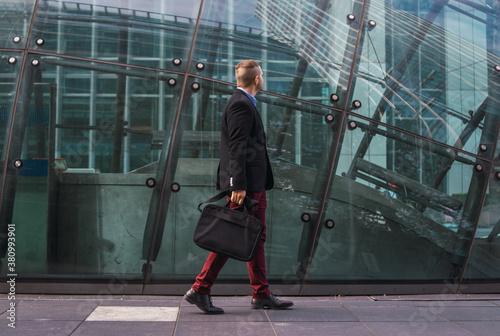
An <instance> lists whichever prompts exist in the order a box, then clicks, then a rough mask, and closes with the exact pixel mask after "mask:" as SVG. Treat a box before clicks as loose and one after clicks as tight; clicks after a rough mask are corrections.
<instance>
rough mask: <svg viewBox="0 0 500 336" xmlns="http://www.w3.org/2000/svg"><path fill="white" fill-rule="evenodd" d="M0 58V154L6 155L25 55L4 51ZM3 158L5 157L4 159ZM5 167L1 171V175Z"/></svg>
mask: <svg viewBox="0 0 500 336" xmlns="http://www.w3.org/2000/svg"><path fill="white" fill-rule="evenodd" d="M0 59H1V60H2V61H1V62H0V155H1V157H2V158H4V155H5V146H6V143H5V140H6V132H7V129H8V127H9V125H8V124H9V118H10V115H11V113H12V106H13V103H14V98H15V97H16V90H17V83H18V76H19V69H20V66H21V63H22V59H23V55H22V54H20V53H12V52H11V53H6V52H2V53H1V57H0ZM2 160H3V159H2ZM2 173H3V169H2V171H1V172H0V176H1V174H2Z"/></svg>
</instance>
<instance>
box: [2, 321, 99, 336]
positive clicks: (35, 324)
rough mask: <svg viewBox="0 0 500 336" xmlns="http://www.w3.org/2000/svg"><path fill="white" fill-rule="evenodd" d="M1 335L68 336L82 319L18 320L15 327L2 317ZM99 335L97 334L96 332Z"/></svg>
mask: <svg viewBox="0 0 500 336" xmlns="http://www.w3.org/2000/svg"><path fill="white" fill-rule="evenodd" d="M0 321H1V323H0V335H8V336H10V335H13V336H15V335H20V336H41V335H43V336H68V335H71V333H72V332H73V331H74V330H75V329H76V328H77V327H78V325H80V323H82V321H51V320H45V321H19V320H18V321H16V324H15V326H16V327H15V328H11V327H9V326H8V324H7V323H8V322H7V320H5V319H3V318H1V319H0ZM95 335H97V334H95Z"/></svg>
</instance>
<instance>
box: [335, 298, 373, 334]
mask: <svg viewBox="0 0 500 336" xmlns="http://www.w3.org/2000/svg"><path fill="white" fill-rule="evenodd" d="M342 307H343V308H344V309H345V310H347V311H348V312H349V313H351V315H352V316H354V317H355V318H356V319H357V320H358V321H359V323H361V324H363V325H364V326H365V328H366V329H368V330H370V332H372V333H373V334H374V335H375V336H378V334H377V333H376V332H375V331H373V330H372V329H371V328H370V327H369V326H367V325H366V323H365V322H363V320H361V319H360V318H359V317H358V316H357V315H356V314H354V313H353V312H352V311H351V310H350V309H349V308H347V307H346V306H345V305H344V304H343V303H342Z"/></svg>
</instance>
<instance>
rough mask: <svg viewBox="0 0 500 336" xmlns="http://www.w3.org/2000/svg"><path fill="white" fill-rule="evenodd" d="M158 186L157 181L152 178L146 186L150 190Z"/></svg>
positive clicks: (147, 181)
mask: <svg viewBox="0 0 500 336" xmlns="http://www.w3.org/2000/svg"><path fill="white" fill-rule="evenodd" d="M155 185H156V180H155V179H154V178H152V177H150V178H148V179H147V180H146V186H147V187H149V188H153V187H154V186H155Z"/></svg>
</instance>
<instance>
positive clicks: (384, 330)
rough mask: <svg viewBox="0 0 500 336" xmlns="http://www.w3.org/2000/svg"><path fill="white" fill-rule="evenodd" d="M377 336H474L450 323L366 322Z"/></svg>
mask: <svg viewBox="0 0 500 336" xmlns="http://www.w3.org/2000/svg"><path fill="white" fill-rule="evenodd" d="M366 326H367V327H368V328H370V329H371V330H372V331H373V332H374V333H375V334H376V335H404V336H428V335H439V336H472V334H471V333H470V332H468V331H467V330H465V329H463V328H461V327H460V326H457V325H455V324H453V323H449V322H446V321H444V322H428V321H414V322H366ZM490 336H491V335H490Z"/></svg>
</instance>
